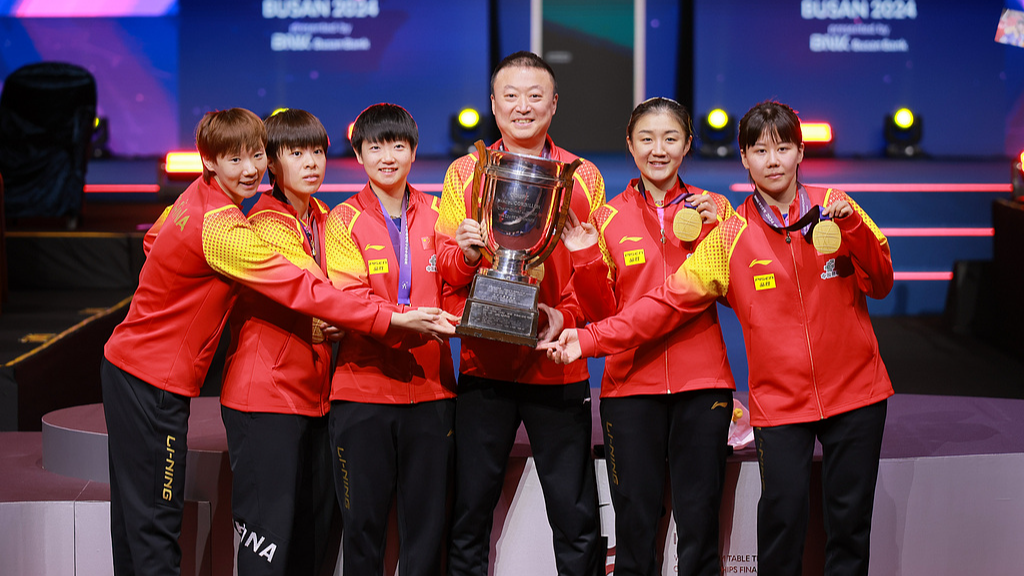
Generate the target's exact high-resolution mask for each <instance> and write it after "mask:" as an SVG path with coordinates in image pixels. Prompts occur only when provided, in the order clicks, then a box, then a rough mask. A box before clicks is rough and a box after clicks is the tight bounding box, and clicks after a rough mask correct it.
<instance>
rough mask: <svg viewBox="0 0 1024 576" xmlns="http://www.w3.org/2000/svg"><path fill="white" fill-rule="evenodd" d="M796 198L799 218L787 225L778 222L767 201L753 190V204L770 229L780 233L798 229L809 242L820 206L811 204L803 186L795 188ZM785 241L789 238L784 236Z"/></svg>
mask: <svg viewBox="0 0 1024 576" xmlns="http://www.w3.org/2000/svg"><path fill="white" fill-rule="evenodd" d="M797 198H799V200H800V218H799V219H798V220H797V221H796V223H794V224H790V225H789V226H786V225H784V224H783V223H782V222H779V219H778V217H777V216H776V215H775V212H774V211H772V209H771V206H768V202H767V201H765V199H764V198H762V197H761V194H760V193H759V192H756V191H755V192H754V205H755V206H757V211H758V213H759V214H760V215H761V219H762V220H764V223H765V224H767V225H768V226H769V227H770V228H771V229H772V230H775V231H776V232H778V233H780V234H781V233H782V232H783V231H784V230H785V231H787V232H795V231H797V230H800V233H801V234H802V235H803V237H804V240H806V241H808V242H810V241H811V237H812V236H813V234H814V225H815V224H817V223H818V221H819V220H821V218H822V216H821V207H820V206H818V205H817V204H814V205H813V206H812V205H811V199H810V197H809V196H807V190H804V187H803V186H800V187H798V188H797ZM786 242H789V238H788V237H787V238H786Z"/></svg>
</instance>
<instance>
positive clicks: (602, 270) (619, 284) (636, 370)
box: [572, 179, 736, 398]
mask: <svg viewBox="0 0 1024 576" xmlns="http://www.w3.org/2000/svg"><path fill="white" fill-rule="evenodd" d="M639 182H640V180H639V179H634V180H633V181H631V182H630V185H629V187H628V188H626V190H625V191H624V192H623V193H622V194H619V195H618V196H616V197H615V198H612V199H611V200H610V201H609V202H608V204H605V205H604V206H602V207H601V208H600V209H598V211H597V212H595V213H594V218H593V223H594V225H595V226H597V229H598V231H599V232H600V234H601V237H600V241H599V244H598V246H595V247H593V248H588V249H585V250H580V251H578V252H574V253H572V257H573V262H574V264H575V265H576V272H575V273H574V274H573V280H572V283H573V288H574V290H575V292H576V294H577V297H578V298H579V302H580V306H581V307H582V308H583V312H584V314H585V316H586V318H587V320H588V321H590V322H595V321H598V320H601V319H603V318H607V317H609V316H614V315H615V314H616V313H617V312H619V311H620V310H622V309H623V308H624V307H626V306H627V305H629V304H632V303H633V302H636V301H637V300H639V299H640V297H641V296H643V295H644V294H646V293H647V292H648V291H649V290H651V289H653V288H656V287H658V286H661V285H662V284H664V283H665V278H666V277H668V276H670V275H671V274H672V273H673V272H674V271H675V270H677V269H678V268H679V267H680V266H682V264H683V262H684V261H685V260H686V259H687V258H688V257H689V256H690V254H692V253H693V251H694V249H695V248H696V247H697V245H698V244H699V243H700V242H701V241H702V240H703V239H704V237H705V236H706V235H707V234H708V233H709V232H710V231H711V230H712V229H713V228H714V226H715V224H714V223H710V224H705V225H704V228H703V230H702V232H701V235H700V236H699V237H698V238H697V239H696V240H694V241H692V242H683V241H682V240H680V239H678V238H677V237H676V235H675V234H674V233H673V232H672V221H673V219H674V218H675V215H676V213H677V212H678V211H679V210H680V209H681V208H683V203H682V201H679V202H677V203H675V204H673V201H674V200H676V199H677V198H679V197H680V195H686V194H705V193H707V194H711V193H710V192H705V191H704V190H702V189H700V188H695V187H693V186H688V187H687V188H686V190H685V191H683V190H681V189H680V186H679V184H678V180H677V184H676V186H675V187H674V188H672V189H671V190H669V191H668V193H667V194H666V195H665V201H664V204H665V208H664V220H663V221H662V222H659V221H658V211H657V207H656V206H655V204H654V201H653V200H652V199H651V198H650V197H649V196H647V195H645V194H643V193H641V192H640V191H638V189H637V186H638V184H639ZM711 197H712V199H713V201H714V202H715V204H716V206H717V208H718V221H719V222H721V221H723V220H726V219H728V218H729V217H730V216H731V215H732V206H731V205H730V204H729V201H728V200H726V199H725V197H724V196H721V195H719V194H711ZM708 388H729V389H735V388H736V384H735V382H734V381H733V377H732V370H731V369H730V368H729V360H728V358H727V357H726V353H725V342H724V340H722V331H721V329H719V327H718V311H717V309H716V308H715V307H714V306H709V307H708V308H707V309H706V310H704V311H703V312H701V313H700V314H699V315H698V316H697V317H696V318H694V319H693V320H691V321H689V322H687V323H686V324H684V325H682V326H680V327H679V328H678V329H676V330H673V331H672V332H671V333H669V334H668V335H666V336H665V337H664V338H658V339H656V340H652V341H650V342H645V343H643V344H641V345H640V346H639V347H637V348H633V349H631V350H627V351H625V352H621V353H619V354H613V355H611V356H609V357H608V358H607V360H606V361H605V364H604V378H603V379H602V380H601V397H602V398H615V397H620V396H635V395H639V394H675V393H677V392H684V391H690V390H703V389H708Z"/></svg>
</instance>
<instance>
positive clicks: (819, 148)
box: [800, 122, 834, 156]
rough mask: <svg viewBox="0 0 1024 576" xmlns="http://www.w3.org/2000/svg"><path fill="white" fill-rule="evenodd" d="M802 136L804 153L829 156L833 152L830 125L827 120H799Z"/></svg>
mask: <svg viewBox="0 0 1024 576" xmlns="http://www.w3.org/2000/svg"><path fill="white" fill-rule="evenodd" d="M800 132H801V133H802V134H803V138H804V154H806V155H808V156H831V155H832V153H833V152H834V147H833V140H832V125H831V124H829V123H828V122H800Z"/></svg>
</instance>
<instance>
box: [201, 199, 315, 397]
mask: <svg viewBox="0 0 1024 576" xmlns="http://www.w3.org/2000/svg"><path fill="white" fill-rule="evenodd" d="M309 212H310V215H311V219H312V225H313V227H315V229H316V232H315V234H314V235H313V238H314V239H315V240H316V242H317V244H318V246H317V247H316V253H317V254H318V255H321V258H322V257H323V256H322V255H323V253H324V224H325V223H326V221H327V213H328V212H329V209H328V208H327V206H326V205H325V204H324V203H323V202H321V201H319V200H317V199H316V198H310V201H309ZM249 224H250V225H252V228H253V230H255V231H256V233H257V234H258V235H259V236H260V238H262V239H264V240H265V241H267V243H269V244H270V245H271V246H273V247H274V249H275V250H276V251H277V252H278V253H279V254H281V255H283V256H284V257H285V258H287V259H288V260H289V261H291V262H292V263H293V264H295V265H296V266H298V267H300V268H304V269H312V268H319V265H318V264H317V262H316V260H315V259H314V257H313V250H312V246H311V245H310V243H309V239H308V238H307V236H306V234H305V232H303V229H302V224H301V223H300V222H299V217H298V214H296V213H295V209H294V208H293V207H292V206H291V204H289V203H288V202H286V201H282V200H280V199H278V198H275V197H274V196H273V195H271V194H270V193H267V194H261V195H260V197H259V199H258V200H257V202H256V205H255V206H253V208H252V210H250V211H249ZM319 323H320V321H319V320H317V319H316V318H312V317H310V316H309V315H307V314H302V313H299V312H296V311H294V310H292V309H291V308H289V307H287V306H285V305H283V304H278V303H277V302H274V301H273V300H271V299H270V298H267V297H266V296H264V295H262V294H260V293H259V292H257V291H255V290H252V289H250V288H246V287H241V288H240V289H239V290H238V299H237V301H236V302H235V306H234V309H233V310H232V312H231V321H230V322H229V325H230V326H231V347H230V348H229V349H228V356H227V361H226V362H225V365H224V379H223V383H222V388H221V393H220V402H221V404H223V405H225V406H227V407H228V408H234V409H235V410H240V411H242V412H274V413H278V414H298V415H302V416H323V415H325V414H327V412H328V410H330V407H331V405H330V399H329V396H330V391H331V387H330V374H329V373H330V369H331V345H330V343H329V342H326V341H325V340H324V336H323V334H322V333H321V332H320V326H319Z"/></svg>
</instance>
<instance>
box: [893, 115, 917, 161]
mask: <svg viewBox="0 0 1024 576" xmlns="http://www.w3.org/2000/svg"><path fill="white" fill-rule="evenodd" d="M922 124H923V120H922V119H921V117H920V116H915V115H914V113H913V112H911V110H910V109H909V108H900V109H899V110H897V111H896V112H894V113H892V114H889V115H886V117H885V155H886V156H889V157H890V158H914V157H916V156H923V155H924V152H923V151H922V150H921V146H920V142H921V135H922V130H923V129H922V127H921V125H922Z"/></svg>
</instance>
